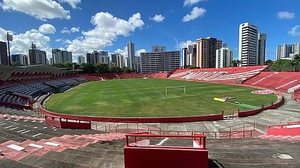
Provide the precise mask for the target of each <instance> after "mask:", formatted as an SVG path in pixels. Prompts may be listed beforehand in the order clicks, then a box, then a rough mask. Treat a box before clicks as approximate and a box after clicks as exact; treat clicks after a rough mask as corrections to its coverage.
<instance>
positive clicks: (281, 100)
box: [238, 96, 285, 117]
mask: <svg viewBox="0 0 300 168" xmlns="http://www.w3.org/2000/svg"><path fill="white" fill-rule="evenodd" d="M284 102H285V100H284V97H283V96H281V97H280V98H279V100H278V101H277V102H276V103H275V104H272V105H270V106H266V107H262V108H260V109H256V110H249V111H242V112H238V117H247V116H252V115H256V114H258V113H260V112H262V111H264V110H269V109H276V108H278V107H280V106H282V105H283V104H284Z"/></svg>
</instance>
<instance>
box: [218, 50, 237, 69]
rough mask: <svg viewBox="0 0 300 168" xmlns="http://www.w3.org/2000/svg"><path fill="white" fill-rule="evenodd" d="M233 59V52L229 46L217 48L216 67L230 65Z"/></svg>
mask: <svg viewBox="0 0 300 168" xmlns="http://www.w3.org/2000/svg"><path fill="white" fill-rule="evenodd" d="M232 61H233V52H232V51H231V50H230V49H228V48H224V47H222V48H220V49H217V50H216V68H225V67H230V65H231V63H232Z"/></svg>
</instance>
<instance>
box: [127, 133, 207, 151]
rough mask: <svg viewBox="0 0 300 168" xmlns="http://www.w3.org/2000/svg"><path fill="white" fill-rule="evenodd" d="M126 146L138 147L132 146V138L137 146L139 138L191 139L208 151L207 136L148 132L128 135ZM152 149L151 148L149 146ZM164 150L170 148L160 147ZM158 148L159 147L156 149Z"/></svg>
mask: <svg viewBox="0 0 300 168" xmlns="http://www.w3.org/2000/svg"><path fill="white" fill-rule="evenodd" d="M125 137H126V146H128V147H130V146H136V145H131V144H132V143H130V142H129V139H130V137H131V138H133V139H134V141H133V143H134V144H136V143H137V142H138V138H145V139H149V138H178V139H183V138H184V139H191V140H193V141H196V142H197V143H198V145H199V148H200V149H206V136H205V135H203V134H193V135H169V134H149V133H148V132H140V133H131V134H126V135H125ZM147 147H150V148H151V146H147ZM160 147H162V148H169V147H170V146H160ZM155 148H157V146H156V147H155ZM179 148H187V147H179Z"/></svg>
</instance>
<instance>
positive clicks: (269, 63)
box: [265, 59, 273, 65]
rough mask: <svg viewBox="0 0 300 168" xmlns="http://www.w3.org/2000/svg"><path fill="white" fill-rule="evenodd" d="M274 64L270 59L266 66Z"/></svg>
mask: <svg viewBox="0 0 300 168" xmlns="http://www.w3.org/2000/svg"><path fill="white" fill-rule="evenodd" d="M272 64H273V61H272V60H270V59H268V60H266V61H265V65H272Z"/></svg>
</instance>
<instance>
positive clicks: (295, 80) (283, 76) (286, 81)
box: [243, 72, 300, 93]
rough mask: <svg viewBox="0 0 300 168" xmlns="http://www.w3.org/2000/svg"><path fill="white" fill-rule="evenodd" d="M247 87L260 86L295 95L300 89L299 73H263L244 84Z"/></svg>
mask: <svg viewBox="0 0 300 168" xmlns="http://www.w3.org/2000/svg"><path fill="white" fill-rule="evenodd" d="M243 84H245V85H252V86H260V87H265V88H270V89H274V90H279V91H283V92H289V93H293V92H294V91H295V90H297V89H299V88H300V73H299V72H261V73H260V74H258V75H256V76H253V77H252V78H250V79H248V80H246V81H245V82H243Z"/></svg>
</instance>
